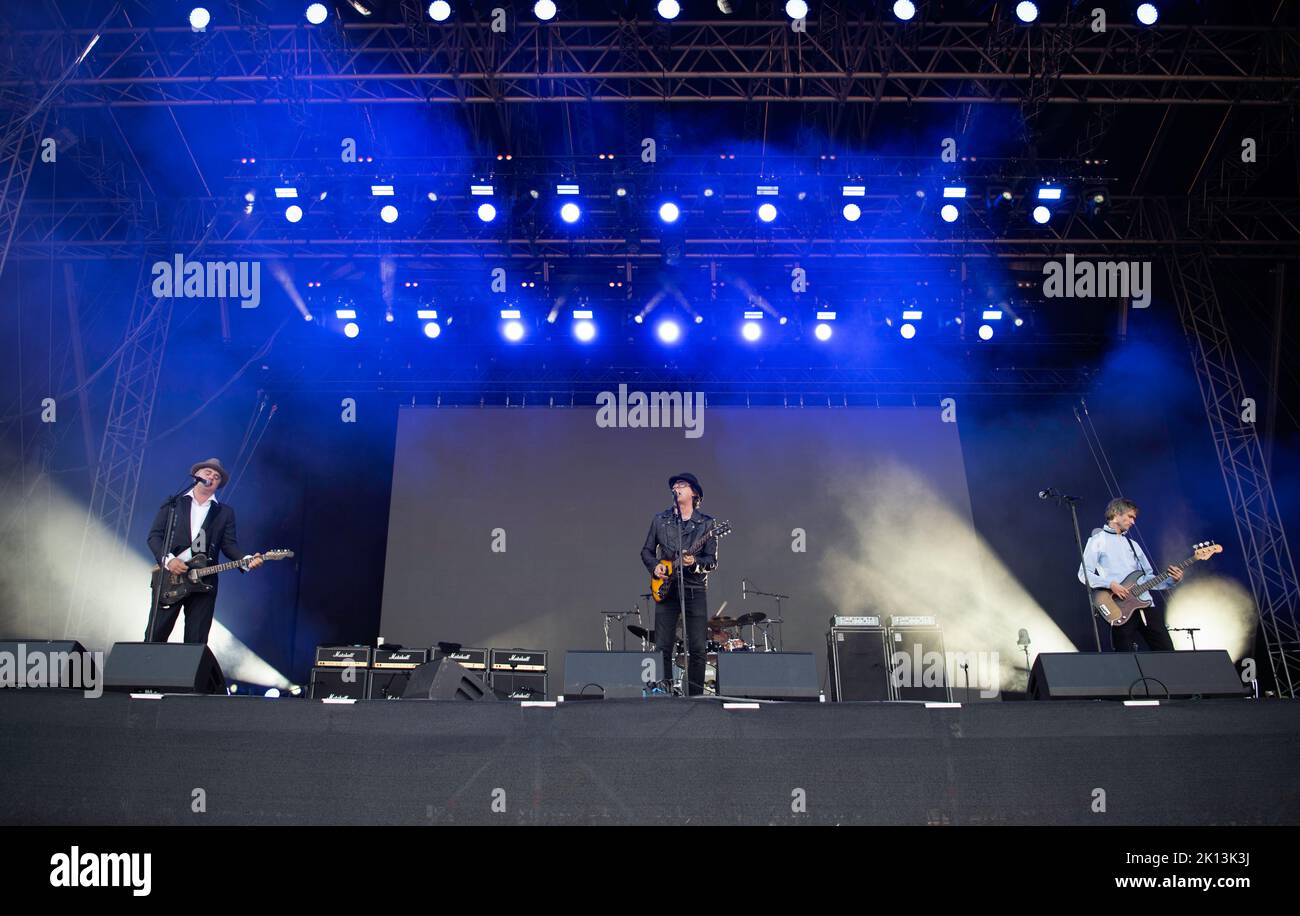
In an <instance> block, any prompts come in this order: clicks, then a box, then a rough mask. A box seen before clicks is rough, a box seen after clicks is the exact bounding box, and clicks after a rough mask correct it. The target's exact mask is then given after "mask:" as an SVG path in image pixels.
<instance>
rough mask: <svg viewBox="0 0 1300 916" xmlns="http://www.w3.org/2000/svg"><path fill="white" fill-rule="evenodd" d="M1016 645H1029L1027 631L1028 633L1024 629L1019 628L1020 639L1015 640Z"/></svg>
mask: <svg viewBox="0 0 1300 916" xmlns="http://www.w3.org/2000/svg"><path fill="white" fill-rule="evenodd" d="M1016 645H1017V646H1027V645H1029V631H1028V630H1026V629H1024V628H1021V630H1020V638H1019V639H1017V640H1016Z"/></svg>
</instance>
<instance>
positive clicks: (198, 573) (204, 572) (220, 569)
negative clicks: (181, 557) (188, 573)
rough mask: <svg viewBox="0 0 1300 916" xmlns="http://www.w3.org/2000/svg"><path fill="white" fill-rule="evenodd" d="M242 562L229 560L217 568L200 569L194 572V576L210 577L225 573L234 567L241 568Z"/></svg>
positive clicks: (206, 567)
mask: <svg viewBox="0 0 1300 916" xmlns="http://www.w3.org/2000/svg"><path fill="white" fill-rule="evenodd" d="M243 562H244V561H243V560H231V561H230V562H229V563H222V564H221V565H219V566H205V567H203V568H202V569H197V570H195V571H194V574H195V575H196V576H200V577H202V576H212V575H216V574H217V573H220V572H225V571H226V570H227V569H234V568H235V567H236V566H242V565H243Z"/></svg>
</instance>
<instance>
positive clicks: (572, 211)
mask: <svg viewBox="0 0 1300 916" xmlns="http://www.w3.org/2000/svg"><path fill="white" fill-rule="evenodd" d="M580 216H582V208H581V207H579V206H578V205H577V204H575V203H573V202H569V203H567V204H565V205H564V206H563V207H561V208H560V219H562V220H564V221H565V222H566V223H576V222H577V221H578V218H579V217H580Z"/></svg>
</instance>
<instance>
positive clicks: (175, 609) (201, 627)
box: [144, 588, 217, 643]
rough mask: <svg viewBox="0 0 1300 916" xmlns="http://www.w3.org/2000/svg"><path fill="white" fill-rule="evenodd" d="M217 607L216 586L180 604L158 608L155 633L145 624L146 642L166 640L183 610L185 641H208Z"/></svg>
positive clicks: (191, 596)
mask: <svg viewBox="0 0 1300 916" xmlns="http://www.w3.org/2000/svg"><path fill="white" fill-rule="evenodd" d="M216 607H217V590H216V589H215V588H214V589H213V590H212V591H210V592H199V593H198V594H194V595H190V596H189V597H188V598H186V599H185V600H184V601H182V602H180V603H179V604H173V605H172V606H171V607H160V608H158V616H157V617H156V618H155V619H154V626H153V633H152V634H151V633H149V632H147V631H148V627H149V625H148V623H146V624H145V629H146V632H145V634H144V640H145V642H166V641H167V638H168V637H169V636H171V635H172V627H174V626H176V618H177V617H178V616H179V615H180V612H181V610H182V609H183V610H184V611H185V641H186V642H201V643H207V641H208V631H209V630H211V629H212V613H213V611H215V610H216Z"/></svg>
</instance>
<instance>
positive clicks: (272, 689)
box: [263, 687, 280, 699]
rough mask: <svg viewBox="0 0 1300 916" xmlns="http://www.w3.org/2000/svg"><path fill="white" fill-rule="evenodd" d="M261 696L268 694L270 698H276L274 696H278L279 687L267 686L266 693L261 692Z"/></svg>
mask: <svg viewBox="0 0 1300 916" xmlns="http://www.w3.org/2000/svg"><path fill="white" fill-rule="evenodd" d="M263 696H268V697H271V698H272V699H276V698H278V697H279V696H280V688H279V687H267V688H266V693H265V694H263Z"/></svg>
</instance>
